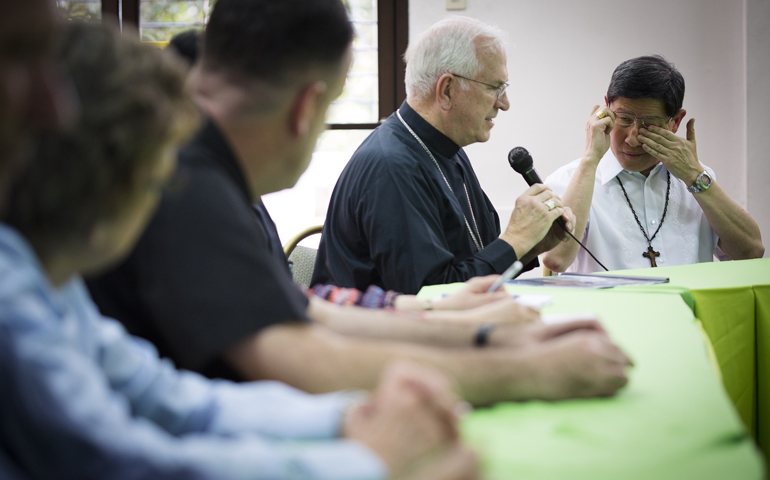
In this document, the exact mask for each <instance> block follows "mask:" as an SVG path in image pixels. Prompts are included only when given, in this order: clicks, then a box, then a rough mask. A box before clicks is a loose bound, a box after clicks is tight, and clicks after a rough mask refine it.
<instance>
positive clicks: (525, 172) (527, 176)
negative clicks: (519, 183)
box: [508, 147, 543, 187]
mask: <svg viewBox="0 0 770 480" xmlns="http://www.w3.org/2000/svg"><path fill="white" fill-rule="evenodd" d="M508 163H510V164H511V168H512V169H514V170H516V172H518V173H520V174H521V176H522V177H524V180H526V181H527V185H529V186H530V187H531V186H532V185H534V184H536V183H543V181H542V180H540V175H538V174H537V170H535V167H534V166H533V164H532V163H533V162H532V155H530V154H529V152H528V151H527V149H526V148H524V147H516V148H514V149H513V150H511V151H510V152H508Z"/></svg>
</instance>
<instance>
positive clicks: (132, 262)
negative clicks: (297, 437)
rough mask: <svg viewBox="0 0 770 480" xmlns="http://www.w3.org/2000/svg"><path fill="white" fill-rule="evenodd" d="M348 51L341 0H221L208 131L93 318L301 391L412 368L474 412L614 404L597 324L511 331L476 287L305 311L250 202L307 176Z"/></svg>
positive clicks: (183, 355) (198, 362)
mask: <svg viewBox="0 0 770 480" xmlns="http://www.w3.org/2000/svg"><path fill="white" fill-rule="evenodd" d="M352 39H353V30H352V26H351V24H350V22H349V20H348V19H347V16H346V14H345V10H344V7H343V5H342V3H341V2H340V1H339V0H282V1H281V2H275V1H272V0H219V1H218V2H217V4H216V5H215V7H214V11H213V13H212V17H211V20H210V22H209V24H208V26H207V30H206V35H205V37H204V40H203V41H204V44H203V52H202V57H201V58H200V60H199V64H198V67H197V68H196V69H195V70H194V71H193V72H192V74H191V75H192V79H191V80H192V81H193V84H194V85H195V87H194V88H195V90H194V98H195V101H196V103H197V104H198V106H199V107H200V109H201V110H202V111H203V112H204V113H205V114H206V115H207V116H208V122H207V123H206V125H205V127H204V128H203V129H202V130H201V131H200V132H199V133H198V135H197V136H196V138H195V139H194V141H193V142H192V143H191V144H190V145H188V146H187V147H186V148H185V149H184V150H183V151H182V152H181V154H180V157H179V160H180V165H181V166H182V168H183V170H184V175H181V176H180V177H181V178H186V182H185V185H184V188H183V189H181V191H178V192H177V191H171V192H168V194H167V195H165V196H164V198H163V200H162V202H161V205H160V206H159V209H158V213H157V215H156V217H155V218H154V219H153V220H152V221H151V223H150V225H149V227H148V229H147V231H146V233H145V234H144V236H143V238H142V239H141V240H140V241H139V243H138V245H137V247H136V250H135V251H134V252H133V253H132V254H131V256H130V257H129V258H128V260H127V261H126V262H125V263H124V264H123V265H121V266H119V267H118V268H117V269H116V270H114V271H112V272H109V273H107V274H106V275H104V276H103V277H101V278H98V279H94V280H92V281H90V282H89V288H90V289H91V292H92V294H93V297H94V300H96V302H97V304H98V305H99V307H100V309H101V310H102V312H103V313H105V314H106V315H109V316H113V317H115V318H117V319H118V320H121V321H122V322H124V323H125V324H126V325H127V326H128V328H129V330H130V331H132V332H134V333H138V334H141V335H143V336H145V337H147V338H149V339H150V340H151V341H153V342H154V343H155V344H156V345H157V346H158V347H159V349H160V350H161V352H162V353H163V354H164V355H167V356H169V357H171V358H172V359H173V360H174V361H175V362H176V363H177V364H178V365H180V366H181V367H184V368H189V369H192V370H197V371H199V372H203V373H205V374H207V375H209V376H224V377H230V378H235V379H243V380H246V379H278V380H282V381H285V382H287V383H289V384H292V385H294V386H297V387H299V388H302V389H304V390H306V391H309V392H328V391H334V390H339V389H345V388H355V387H359V388H372V387H374V385H375V384H376V380H377V378H378V376H379V373H380V370H381V369H382V367H383V366H384V365H385V364H386V363H387V362H389V361H390V360H393V359H399V358H410V359H414V360H418V361H421V362H423V363H425V364H428V365H432V366H434V367H438V368H439V369H441V370H443V371H444V372H446V373H448V374H450V375H452V376H453V377H455V379H456V380H457V383H458V387H459V389H460V393H461V394H462V396H463V397H464V398H465V399H466V400H468V401H470V402H472V403H474V404H488V403H492V402H495V401H499V400H516V399H527V398H545V399H559V398H567V397H576V396H581V397H583V396H594V395H609V394H612V393H614V392H615V391H616V390H617V389H618V388H620V387H621V386H623V385H624V384H625V383H626V381H627V380H626V377H625V372H624V368H625V366H626V364H627V362H628V359H627V357H626V356H625V355H624V354H623V353H622V352H621V351H620V350H619V349H618V348H617V347H616V346H615V345H614V344H613V343H612V342H611V341H610V340H609V338H608V336H607V334H606V332H604V331H603V330H602V329H601V327H599V326H598V324H597V323H595V322H575V323H572V324H568V325H559V326H546V325H543V324H542V323H539V322H532V323H527V324H526V325H516V324H515V323H516V322H518V321H520V320H522V319H526V320H534V319H536V317H537V315H536V314H534V313H533V312H531V311H527V310H525V309H523V308H522V307H521V306H518V305H517V304H516V303H515V302H514V301H513V300H511V299H510V298H508V297H507V295H505V293H503V292H500V293H499V294H498V295H499V296H492V297H486V295H487V294H486V293H483V292H484V290H485V289H484V288H482V289H481V293H477V292H478V291H474V290H473V288H476V287H477V286H480V285H481V286H483V285H484V281H482V282H480V283H479V282H474V283H471V284H469V285H468V286H467V287H466V290H465V293H464V294H462V295H460V296H457V297H454V296H453V297H449V299H450V300H452V302H454V308H457V307H458V306H460V307H463V306H464V307H466V308H467V307H468V306H469V304H474V302H475V304H476V305H478V304H480V303H485V302H488V301H489V300H496V301H494V302H492V303H487V304H485V305H483V306H481V307H478V308H472V309H468V310H464V311H446V310H436V309H434V310H431V311H425V312H421V313H420V314H417V313H405V312H403V311H397V312H393V311H386V310H372V309H363V308H357V307H339V306H337V305H334V304H331V303H329V302H326V301H324V300H321V299H318V298H313V299H312V300H310V301H308V300H307V299H306V297H305V296H304V295H303V294H302V293H301V292H300V291H299V289H298V288H297V287H296V285H294V284H293V283H292V282H291V277H290V275H289V273H288V270H287V268H286V266H285V260H283V259H279V258H276V255H275V254H274V253H273V252H271V248H270V240H269V236H270V228H269V225H266V224H265V217H264V216H263V215H262V212H260V211H258V210H255V208H254V206H253V204H254V203H256V202H257V201H258V199H259V197H260V196H261V195H264V194H266V193H270V192H274V191H277V190H281V189H283V188H287V187H291V186H292V185H294V183H295V182H296V181H297V179H298V178H299V176H300V174H301V173H302V172H303V171H304V170H305V169H306V168H307V165H308V163H309V160H310V156H311V153H312V151H313V147H314V145H315V142H316V139H317V138H318V136H319V134H320V133H321V132H322V131H323V129H324V116H325V113H326V110H327V108H328V106H329V104H330V103H331V101H332V100H333V99H334V98H335V97H336V96H338V95H339V93H340V92H341V90H342V87H343V85H344V81H345V77H346V74H347V71H348V68H349V65H350V62H351V58H352V50H351V42H352ZM274 243H275V241H273V244H274ZM490 283H491V282H486V286H488V285H489V284H490ZM489 295H492V294H489ZM500 297H504V298H502V299H500ZM399 298H401V297H399ZM443 302H444V300H441V301H438V302H435V303H442V304H443ZM435 303H434V306H436V305H435ZM450 303H451V302H450ZM450 303H447V304H446V305H448V306H450ZM396 306H397V307H398V304H396ZM418 315H419V316H420V320H422V321H418V319H417V318H416V317H417V316H418ZM434 320H441V322H436V321H434ZM450 320H452V321H450ZM474 322H475V323H474ZM483 323H496V325H497V326H495V328H494V329H492V330H491V331H490V330H489V329H488V328H487V327H485V328H484V329H483V330H480V329H479V325H480V324H483ZM479 331H481V332H482V334H483V335H482V337H483V338H481V340H480V341H479V343H486V346H485V347H484V348H478V347H476V346H474V341H475V340H478V339H479V333H478V332H479ZM487 333H488V335H487ZM382 339H387V340H390V341H387V342H384V341H380V340H382ZM441 347H453V348H441Z"/></svg>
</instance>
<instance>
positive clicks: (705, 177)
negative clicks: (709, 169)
mask: <svg viewBox="0 0 770 480" xmlns="http://www.w3.org/2000/svg"><path fill="white" fill-rule="evenodd" d="M698 181H699V182H700V183H701V184H703V186H704V187H706V188H708V187H710V186H711V182H712V181H713V180H711V176H710V175H709V174H708V173H706V172H703V173H701V174H700V176H699V177H698Z"/></svg>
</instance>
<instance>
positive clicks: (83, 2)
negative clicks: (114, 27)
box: [14, 0, 102, 22]
mask: <svg viewBox="0 0 770 480" xmlns="http://www.w3.org/2000/svg"><path fill="white" fill-rule="evenodd" d="M14 1H20V0H14ZM22 1H23V0H22ZM56 8H57V9H58V10H59V11H60V12H61V13H62V14H63V15H64V17H65V18H68V19H70V20H82V21H85V22H99V21H101V19H102V0H57V2H56Z"/></svg>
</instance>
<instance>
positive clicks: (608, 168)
mask: <svg viewBox="0 0 770 480" xmlns="http://www.w3.org/2000/svg"><path fill="white" fill-rule="evenodd" d="M661 168H664V169H665V168H666V167H665V166H664V165H663V164H662V163H659V164H657V165H655V168H653V169H652V171H651V172H650V175H652V174H654V173H655V172H656V171H658V170H660V169H661ZM623 171H626V170H625V169H624V168H623V166H622V165H621V164H620V162H619V161H618V159H617V158H616V157H615V154H613V153H612V150H607V153H605V154H604V157H603V158H602V160H601V161H600V162H599V178H600V179H601V182H602V185H606V184H607V183H609V182H610V181H612V179H614V178H615V177H617V176H618V175H619V174H620V172H623ZM664 171H665V170H664ZM629 173H631V172H629Z"/></svg>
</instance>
